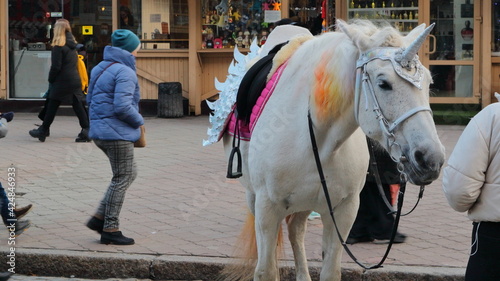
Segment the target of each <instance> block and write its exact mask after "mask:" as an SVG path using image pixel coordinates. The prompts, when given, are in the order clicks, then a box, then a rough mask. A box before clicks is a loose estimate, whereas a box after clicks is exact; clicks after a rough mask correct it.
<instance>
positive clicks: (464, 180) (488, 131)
mask: <svg viewBox="0 0 500 281" xmlns="http://www.w3.org/2000/svg"><path fill="white" fill-rule="evenodd" d="M443 191H444V194H445V196H446V199H447V200H448V203H449V204H450V206H451V207H452V208H453V209H454V210H456V211H458V212H465V211H467V212H468V217H469V219H470V220H471V221H472V222H473V227H472V244H471V253H470V257H469V262H468V264H467V269H466V273H465V280H466V281H471V280H482V281H488V280H500V103H494V104H491V105H489V106H487V107H485V108H484V109H483V110H481V112H479V113H478V114H477V115H476V116H474V118H472V120H471V121H470V122H469V124H468V125H467V127H466V128H465V129H464V131H463V133H462V135H461V136H460V138H459V139H458V142H457V144H456V146H455V148H454V150H453V152H452V153H451V155H450V158H449V159H448V166H446V167H445V168H444V171H443Z"/></svg>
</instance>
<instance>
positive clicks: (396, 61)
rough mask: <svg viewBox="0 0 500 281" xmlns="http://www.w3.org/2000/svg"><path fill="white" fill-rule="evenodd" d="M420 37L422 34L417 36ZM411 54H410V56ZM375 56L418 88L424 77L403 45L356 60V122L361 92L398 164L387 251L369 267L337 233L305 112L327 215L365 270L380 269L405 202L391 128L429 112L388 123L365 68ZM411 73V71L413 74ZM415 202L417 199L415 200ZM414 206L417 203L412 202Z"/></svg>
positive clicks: (401, 158) (419, 108) (410, 113)
mask: <svg viewBox="0 0 500 281" xmlns="http://www.w3.org/2000/svg"><path fill="white" fill-rule="evenodd" d="M432 27H433V25H431V26H430V27H429V28H431V29H432ZM429 28H428V29H426V31H428V32H430V30H429ZM428 32H424V33H426V34H425V36H427V34H428ZM420 37H422V36H420ZM411 54H413V56H412V55H411ZM375 59H380V60H389V61H390V62H391V63H392V66H393V67H394V70H395V72H396V73H397V74H398V75H399V76H400V77H401V78H403V79H404V80H406V81H408V82H409V83H411V84H413V85H414V86H415V87H417V88H418V89H422V85H421V83H422V80H423V73H424V69H423V66H422V64H421V63H420V61H419V60H418V56H417V55H416V52H414V53H410V55H408V52H407V51H405V49H403V48H393V47H383V48H375V49H371V50H368V51H367V52H365V53H363V54H361V56H360V57H359V59H358V60H357V62H356V87H355V100H354V115H355V119H356V122H357V124H358V125H359V103H360V102H359V101H360V98H361V92H363V94H364V97H365V104H366V108H365V111H367V110H368V104H369V103H368V99H371V100H372V103H373V109H372V110H373V112H374V113H375V118H376V119H377V120H378V121H379V124H380V128H381V130H382V132H383V133H384V135H385V136H386V137H387V142H388V143H387V148H388V150H389V151H388V152H389V154H390V155H391V158H392V160H393V161H395V162H396V163H397V169H398V171H399V173H400V189H399V194H398V206H397V212H396V217H395V220H394V225H393V229H392V233H391V238H390V242H389V245H388V246H387V249H386V252H385V254H384V256H383V257H382V259H381V260H380V262H379V263H377V264H375V265H372V266H366V265H365V264H363V263H361V262H360V261H358V260H357V259H356V257H355V256H354V255H353V254H352V252H351V251H350V250H349V248H348V247H347V244H346V242H345V241H344V240H343V238H342V235H341V234H340V231H339V228H338V226H337V223H336V221H335V217H334V215H333V206H332V203H331V200H330V195H329V192H328V187H327V185H326V180H325V176H324V173H323V168H322V165H321V159H320V157H319V152H318V146H317V143H316V138H315V135H314V128H313V122H312V118H311V112H310V111H309V112H308V124H309V134H310V137H311V144H312V149H313V153H314V158H315V161H316V166H317V169H318V173H319V177H320V181H321V185H322V187H323V192H324V194H325V198H326V201H327V205H328V209H329V212H330V216H331V218H332V220H333V224H334V226H335V230H336V232H337V235H338V238H339V240H340V242H341V244H342V246H343V247H344V250H345V251H346V253H347V254H348V255H349V256H350V257H351V259H352V260H353V261H354V262H356V263H357V264H358V265H360V266H361V267H363V268H364V269H374V268H379V267H381V266H382V264H383V263H384V261H385V259H386V258H387V256H388V255H389V252H390V250H391V247H392V244H393V242H394V238H395V236H396V233H397V228H398V225H399V219H400V217H401V210H402V207H403V201H404V193H405V190H406V182H407V179H408V176H407V174H406V173H405V172H404V166H403V163H402V162H404V161H406V157H405V156H404V155H403V151H402V149H401V145H400V144H398V143H397V142H396V137H395V135H394V130H395V129H396V128H397V127H398V126H399V125H400V124H401V123H403V122H404V121H405V120H407V119H408V118H410V117H412V116H413V115H415V114H417V113H419V112H421V111H427V112H430V113H431V115H432V110H431V109H430V107H428V106H417V107H414V108H412V109H410V110H409V111H407V112H405V113H404V114H402V115H401V116H399V117H398V118H396V120H394V121H392V122H390V121H389V120H388V119H387V118H386V117H385V116H384V114H383V112H382V110H381V108H380V105H379V103H378V100H377V97H376V95H375V90H374V89H373V85H372V83H371V80H370V76H369V74H368V72H367V70H366V68H367V64H368V63H369V62H371V61H373V60H375ZM412 71H413V72H412ZM412 73H413V74H412ZM395 147H397V148H398V153H399V157H395V156H394V155H393V153H391V152H392V151H393V149H394V148H395ZM422 194H423V189H422V187H421V192H420V195H419V200H420V198H421V196H422ZM417 204H418V201H417ZM415 207H416V205H415ZM415 207H413V209H412V210H411V211H410V212H408V213H407V214H409V213H411V212H412V211H413V210H414V209H415Z"/></svg>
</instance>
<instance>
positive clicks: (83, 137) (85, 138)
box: [75, 128, 90, 142]
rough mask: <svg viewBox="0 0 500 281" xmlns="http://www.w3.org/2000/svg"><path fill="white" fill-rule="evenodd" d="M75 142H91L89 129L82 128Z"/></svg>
mask: <svg viewBox="0 0 500 281" xmlns="http://www.w3.org/2000/svg"><path fill="white" fill-rule="evenodd" d="M75 142H90V139H89V129H88V128H85V129H82V131H81V132H80V133H79V134H78V137H77V138H76V139H75Z"/></svg>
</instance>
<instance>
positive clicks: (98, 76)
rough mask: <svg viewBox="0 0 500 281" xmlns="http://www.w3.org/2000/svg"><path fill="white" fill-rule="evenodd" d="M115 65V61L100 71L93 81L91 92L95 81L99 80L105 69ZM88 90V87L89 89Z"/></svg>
mask: <svg viewBox="0 0 500 281" xmlns="http://www.w3.org/2000/svg"><path fill="white" fill-rule="evenodd" d="M115 63H117V62H116V61H115V62H112V63H110V64H108V66H106V67H105V68H104V69H103V70H102V71H101V73H99V75H97V78H96V79H95V80H94V85H92V90H93V89H94V86H95V84H96V83H97V80H99V78H100V77H101V75H102V74H103V73H104V71H106V69H108V68H109V67H110V66H112V65H113V64H115ZM89 88H90V87H89Z"/></svg>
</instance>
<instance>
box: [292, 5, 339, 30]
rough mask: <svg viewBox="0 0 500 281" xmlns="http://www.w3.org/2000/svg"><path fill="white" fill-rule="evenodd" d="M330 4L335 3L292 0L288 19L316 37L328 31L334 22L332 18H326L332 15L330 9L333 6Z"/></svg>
mask: <svg viewBox="0 0 500 281" xmlns="http://www.w3.org/2000/svg"><path fill="white" fill-rule="evenodd" d="M332 2H335V1H325V0H292V1H291V2H290V12H289V17H290V19H291V20H293V21H294V22H297V23H298V24H299V25H301V26H303V27H305V28H307V29H309V31H311V33H312V34H313V35H318V34H320V33H322V32H325V31H328V30H329V26H330V25H332V24H333V22H334V19H333V17H328V15H333V13H332V12H333V11H334V10H333V9H332V8H331V7H332V6H334V5H335V4H334V3H333V4H332ZM329 4H330V5H329ZM328 7H330V9H328ZM328 11H329V12H328Z"/></svg>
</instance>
